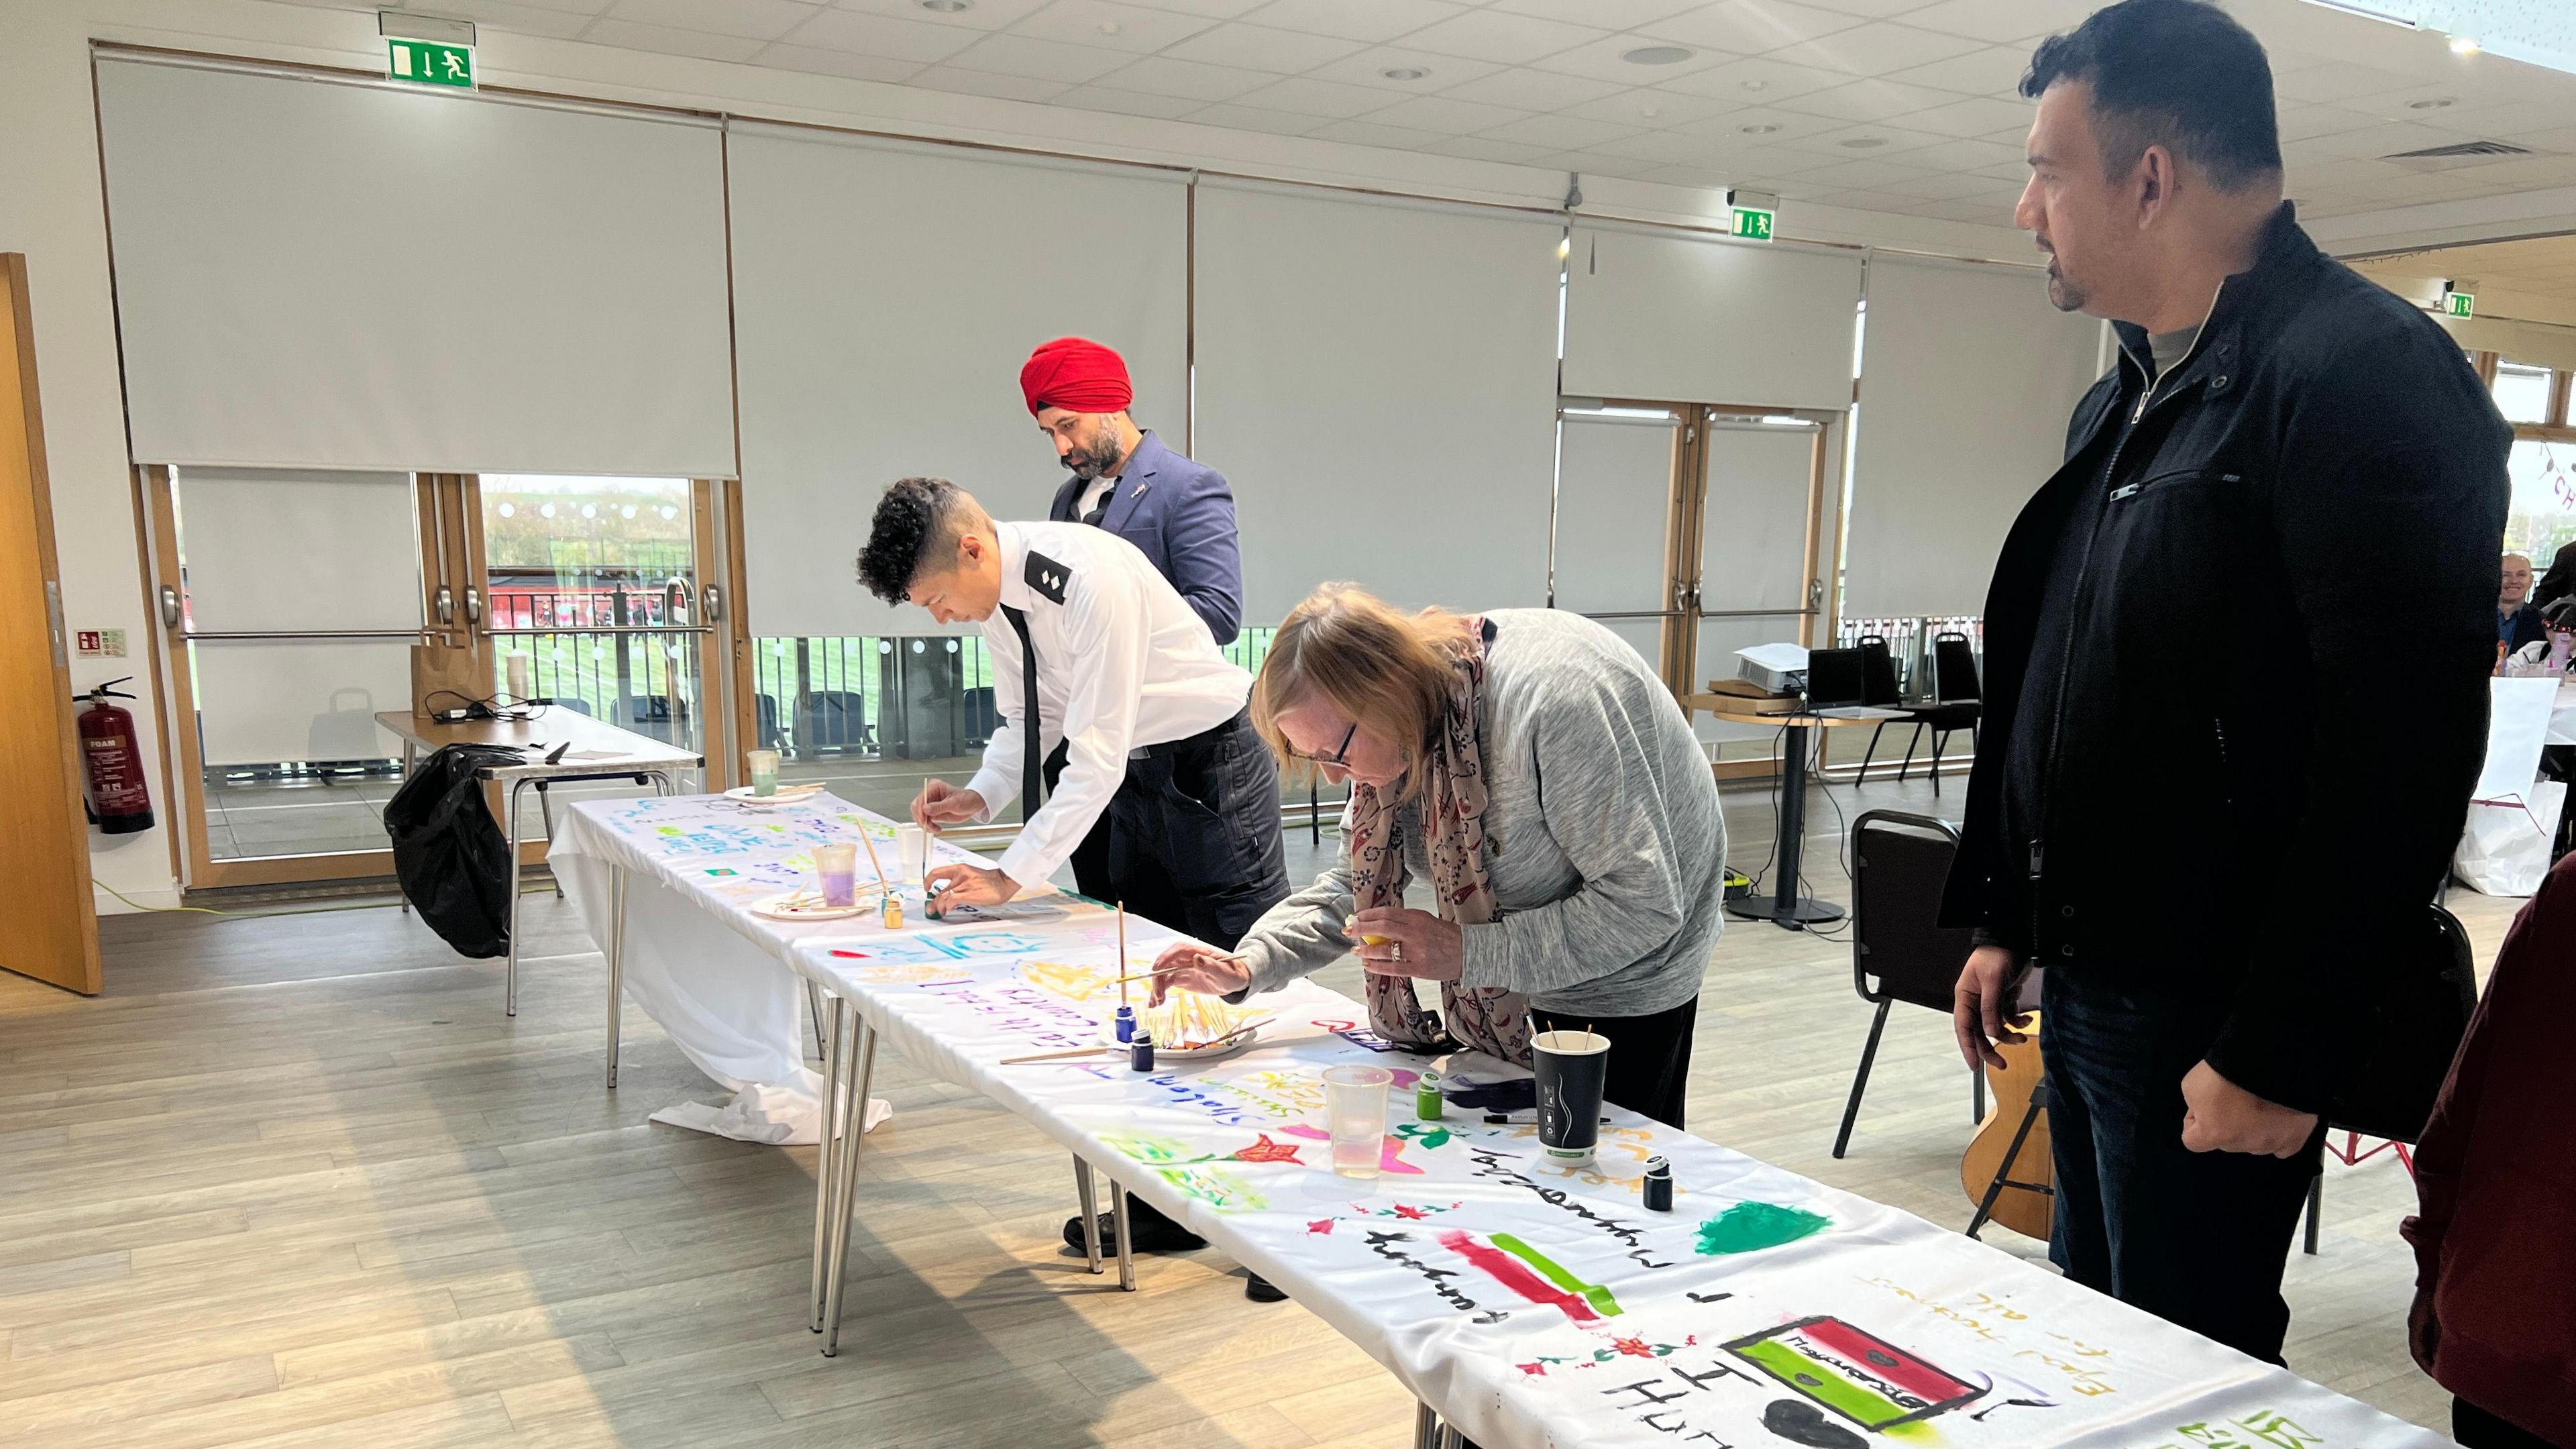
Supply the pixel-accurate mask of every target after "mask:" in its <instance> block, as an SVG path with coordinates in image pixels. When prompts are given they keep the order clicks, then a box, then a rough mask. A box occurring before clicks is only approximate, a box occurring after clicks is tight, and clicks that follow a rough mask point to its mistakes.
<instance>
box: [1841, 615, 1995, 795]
mask: <svg viewBox="0 0 2576 1449" xmlns="http://www.w3.org/2000/svg"><path fill="white" fill-rule="evenodd" d="M1982 698H1983V696H1982V693H1981V691H1980V690H1979V688H1978V684H1977V650H1976V646H1975V645H1973V644H1971V643H1969V642H1968V636H1967V635H1965V634H1957V633H1945V634H1936V635H1934V636H1932V702H1931V703H1930V704H1925V705H1918V706H1916V707H1915V708H1913V709H1910V710H1908V711H1906V722H1910V723H1911V724H1912V725H1913V726H1914V734H1913V737H1912V738H1910V739H1908V740H1907V741H1906V742H1905V763H1904V764H1902V765H1900V766H1898V767H1897V771H1896V778H1898V779H1899V780H1902V779H1904V778H1905V777H1906V775H1907V774H1908V773H1909V772H1910V771H1912V770H1913V768H1914V749H1915V747H1916V746H1917V745H1920V744H1921V743H1923V732H1924V731H1925V730H1927V729H1928V730H1930V731H1931V732H1932V795H1933V798H1934V799H1939V798H1940V795H1941V752H1942V751H1944V750H1946V749H1948V748H1949V747H1950V736H1952V735H1954V734H1956V733H1958V732H1959V731H1961V730H1966V731H1968V732H1969V733H1970V735H1971V736H1972V737H1973V736H1974V734H1975V733H1976V729H1977V721H1978V719H1979V718H1980V717H1981V716H1982V715H1983V714H1984V712H1985V706H1984V704H1983V703H1982V702H1981V701H1982ZM1875 702H1876V701H1872V703H1875ZM1895 723H1899V721H1895V720H1887V721H1882V722H1881V723H1880V724H1879V727H1878V728H1877V729H1874V730H1871V731H1870V732H1869V748H1868V749H1866V750H1863V751H1861V756H1860V778H1859V779H1858V780H1855V781H1853V782H1852V783H1854V784H1860V783H1863V782H1865V781H1867V780H1868V779H1869V762H1870V758H1871V757H1872V756H1874V755H1876V754H1877V753H1878V737H1879V736H1880V735H1881V734H1884V733H1885V732H1886V730H1887V726H1888V725H1890V724H1895Z"/></svg>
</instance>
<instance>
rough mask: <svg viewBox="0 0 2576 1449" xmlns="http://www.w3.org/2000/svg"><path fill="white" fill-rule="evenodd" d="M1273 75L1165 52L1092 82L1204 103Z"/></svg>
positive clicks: (1260, 84) (1228, 97)
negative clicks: (1170, 54)
mask: <svg viewBox="0 0 2576 1449" xmlns="http://www.w3.org/2000/svg"><path fill="white" fill-rule="evenodd" d="M1277 79H1278V77H1277V76H1274V75H1271V74H1269V73H1267V72H1264V71H1257V70H1245V69H1244V68H1243V67H1241V66H1234V65H1202V64H1200V63H1199V62H1197V61H1193V60H1174V59H1172V58H1171V57H1170V56H1167V55H1149V56H1146V57H1145V58H1144V59H1142V60H1139V61H1136V62H1135V63H1134V64H1132V65H1128V66H1126V67H1124V68H1122V69H1119V70H1116V71H1112V72H1111V73H1110V74H1109V75H1107V76H1105V77H1103V78H1102V79H1100V80H1099V81H1097V82H1095V83H1094V84H1096V85H1099V86H1102V87H1105V88H1109V89H1114V90H1129V91H1136V92H1139V93H1141V94H1144V95H1153V96H1175V97H1179V98H1181V99H1184V100H1194V101H1199V102H1202V103H1205V102H1209V101H1230V100H1233V99H1234V98H1235V97H1237V96H1239V95H1243V94H1245V93H1246V92H1249V91H1255V90H1259V89H1260V88H1261V87H1263V86H1266V85H1268V84H1270V83H1271V82H1272V81H1275V80H1277Z"/></svg>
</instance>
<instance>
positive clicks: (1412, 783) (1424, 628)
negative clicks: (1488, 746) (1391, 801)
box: [1252, 584, 1474, 799]
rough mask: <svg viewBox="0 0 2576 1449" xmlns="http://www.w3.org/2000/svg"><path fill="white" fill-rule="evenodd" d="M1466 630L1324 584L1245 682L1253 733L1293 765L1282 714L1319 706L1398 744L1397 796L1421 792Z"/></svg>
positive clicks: (1448, 619)
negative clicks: (1400, 782)
mask: <svg viewBox="0 0 2576 1449" xmlns="http://www.w3.org/2000/svg"><path fill="white" fill-rule="evenodd" d="M1473 622H1474V621H1472V620H1470V619H1469V618H1467V617H1466V616H1465V615H1463V614H1454V613H1451V612H1450V611H1449V610H1447V609H1438V608H1433V609H1425V610H1423V611H1422V612H1420V613H1418V614H1406V613H1401V612H1398V611H1397V610H1396V609H1395V608H1394V607H1393V606H1391V605H1389V604H1388V603H1387V602H1386V601H1385V600H1383V599H1381V598H1379V597H1377V596H1376V595H1375V594H1372V593H1370V592H1369V591H1367V590H1366V589H1363V588H1361V587H1360V586H1359V585H1357V584H1324V585H1322V586H1320V587H1319V588H1317V589H1316V590H1315V591H1314V592H1313V593H1311V594H1308V595H1307V596H1306V599H1305V602H1303V603H1301V604H1299V605H1298V606H1297V607H1296V608H1294V609H1291V610H1289V611H1288V617H1287V618H1286V619H1285V620H1283V621H1282V622H1281V623H1280V625H1279V632H1278V634H1277V636H1276V637H1274V638H1273V639H1272V640H1271V641H1270V652H1269V654H1268V655H1266V656H1265V657H1264V658H1263V659H1262V661H1261V674H1260V677H1259V678H1257V679H1255V680H1254V681H1253V683H1252V727H1253V728H1254V729H1256V730H1258V731H1260V734H1261V738H1262V740H1263V741H1264V742H1265V743H1267V744H1268V745H1269V746H1270V751H1271V753H1272V754H1274V755H1276V756H1278V757H1279V760H1280V762H1281V763H1282V764H1283V765H1284V764H1288V763H1290V762H1291V761H1294V760H1296V759H1297V757H1296V756H1295V755H1293V754H1292V753H1291V751H1290V750H1289V747H1288V740H1287V737H1286V736H1284V735H1282V734H1281V733H1280V732H1279V716H1280V715H1281V714H1282V713H1283V712H1285V711H1287V710H1291V709H1295V708H1297V707H1299V706H1300V705H1304V704H1308V703H1313V702H1317V701H1321V702H1323V703H1325V704H1329V705H1331V706H1332V707H1333V709H1334V711H1335V712H1336V713H1338V714H1341V715H1342V716H1344V717H1345V718H1347V719H1350V720H1351V721H1353V722H1355V723H1356V724H1358V726H1359V727H1360V728H1361V729H1362V730H1364V731H1366V732H1367V733H1369V734H1371V735H1374V736H1376V737H1377V738H1379V739H1383V740H1390V741H1393V742H1394V743H1395V746H1396V748H1397V750H1398V751H1399V752H1400V753H1401V755H1402V757H1403V760H1404V792H1403V793H1404V796H1405V798H1407V799H1410V798H1413V797H1414V796H1415V795H1417V794H1419V793H1420V791H1421V789H1422V786H1423V772H1422V770H1421V769H1420V768H1419V767H1420V765H1421V763H1422V757H1423V754H1424V752H1425V751H1426V749H1427V748H1428V746H1429V744H1430V741H1431V733H1432V730H1433V728H1434V726H1436V725H1437V724H1438V722H1439V719H1440V715H1441V712H1442V711H1443V710H1444V709H1446V708H1447V706H1448V700H1449V695H1450V692H1451V691H1452V690H1454V689H1456V688H1457V683H1458V672H1457V658H1458V651H1459V650H1460V649H1461V648H1462V647H1463V646H1464V645H1465V644H1466V642H1467V636H1468V632H1469V630H1470V629H1471V628H1472V627H1473Z"/></svg>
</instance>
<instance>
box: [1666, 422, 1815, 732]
mask: <svg viewBox="0 0 2576 1449" xmlns="http://www.w3.org/2000/svg"><path fill="white" fill-rule="evenodd" d="M1702 420H1703V423H1704V425H1705V427H1706V437H1707V447H1706V457H1705V463H1704V471H1703V473H1702V475H1701V479H1700V484H1701V490H1702V499H1701V503H1700V505H1699V508H1698V510H1697V512H1698V527H1697V529H1696V535H1697V537H1696V542H1697V549H1696V554H1695V557H1694V559H1693V561H1692V562H1693V566H1692V570H1691V572H1692V576H1693V578H1694V580H1695V582H1694V584H1693V586H1692V591H1691V592H1692V601H1693V607H1692V608H1691V610H1690V614H1691V622H1692V627H1693V643H1692V648H1691V656H1690V657H1691V662H1692V675H1691V678H1692V689H1693V691H1694V692H1696V691H1698V690H1702V689H1705V688H1707V687H1708V681H1710V680H1712V679H1725V678H1732V677H1733V676H1734V674H1735V672H1736V664H1737V661H1736V657H1735V652H1736V651H1737V650H1739V649H1744V648H1748V647H1750V646H1752V645H1756V644H1773V643H1796V644H1813V643H1814V642H1815V625H1816V613H1817V602H1818V600H1819V598H1820V597H1821V592H1820V590H1819V589H1818V588H1817V578H1818V575H1817V545H1818V539H1819V537H1820V519H1819V514H1820V511H1821V509H1822V507H1823V497H1824V476H1825V473H1824V468H1825V430H1824V425H1823V424H1821V423H1819V422H1816V421H1814V420H1813V419H1809V418H1802V417H1796V416H1792V415H1789V414H1783V413H1755V412H1748V411H1742V410H1730V409H1726V408H1705V409H1703V410H1702ZM1698 723H1699V732H1700V737H1701V738H1702V739H1705V740H1709V741H1711V742H1712V743H1714V744H1716V745H1717V746H1718V749H1719V753H1720V754H1721V755H1722V756H1741V755H1756V756H1760V757H1762V758H1764V759H1766V760H1767V759H1768V758H1769V756H1770V753H1771V749H1772V741H1773V737H1774V736H1775V735H1776V734H1777V733H1778V732H1777V731H1776V730H1774V729H1771V728H1769V727H1766V726H1760V725H1737V724H1727V723H1725V722H1723V721H1720V720H1715V719H1710V718H1707V717H1705V716H1702V717H1700V719H1699V722H1698ZM1765 768H1768V767H1767V766H1765Z"/></svg>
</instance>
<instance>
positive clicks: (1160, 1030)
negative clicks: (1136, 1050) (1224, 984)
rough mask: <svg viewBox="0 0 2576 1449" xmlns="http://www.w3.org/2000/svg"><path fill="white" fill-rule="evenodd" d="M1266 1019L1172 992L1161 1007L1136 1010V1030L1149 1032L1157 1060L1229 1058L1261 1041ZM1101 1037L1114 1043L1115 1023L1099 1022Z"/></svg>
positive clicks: (1193, 994) (1194, 995)
mask: <svg viewBox="0 0 2576 1449" xmlns="http://www.w3.org/2000/svg"><path fill="white" fill-rule="evenodd" d="M1267 1019H1268V1018H1267V1017H1266V1016H1264V1015H1262V1014H1259V1013H1255V1012H1250V1011H1246V1010H1244V1009H1243V1008H1241V1007H1238V1006H1230V1005H1228V1004H1226V1003H1225V1002H1222V1001H1219V1000H1217V999H1216V998H1215V997H1213V996H1202V995H1200V994H1199V993H1198V992H1195V991H1175V992H1173V993H1172V994H1171V995H1170V996H1169V997H1166V998H1165V999H1164V1001H1163V1004H1162V1005H1160V1006H1139V1007H1137V1008H1136V1030H1137V1031H1139V1032H1150V1033H1152V1035H1153V1038H1154V1058H1155V1060H1157V1061H1160V1060H1162V1059H1164V1058H1166V1057H1168V1058H1170V1059H1172V1060H1174V1061H1182V1062H1190V1061H1211V1060H1214V1059H1215V1058H1217V1057H1230V1056H1232V1055H1234V1054H1235V1053H1236V1052H1239V1051H1241V1050H1243V1049H1244V1048H1245V1047H1248V1046H1250V1045H1252V1044H1253V1043H1254V1042H1255V1041H1257V1040H1259V1039H1260V1037H1261V1023H1262V1022H1263V1021H1264V1020H1267ZM1100 1035H1101V1039H1102V1040H1104V1041H1109V1042H1115V1041H1117V1040H1118V1024H1117V1022H1116V1021H1115V1020H1114V1019H1112V1020H1110V1021H1106V1022H1103V1023H1101V1027H1100Z"/></svg>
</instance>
